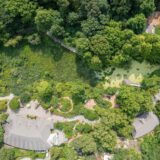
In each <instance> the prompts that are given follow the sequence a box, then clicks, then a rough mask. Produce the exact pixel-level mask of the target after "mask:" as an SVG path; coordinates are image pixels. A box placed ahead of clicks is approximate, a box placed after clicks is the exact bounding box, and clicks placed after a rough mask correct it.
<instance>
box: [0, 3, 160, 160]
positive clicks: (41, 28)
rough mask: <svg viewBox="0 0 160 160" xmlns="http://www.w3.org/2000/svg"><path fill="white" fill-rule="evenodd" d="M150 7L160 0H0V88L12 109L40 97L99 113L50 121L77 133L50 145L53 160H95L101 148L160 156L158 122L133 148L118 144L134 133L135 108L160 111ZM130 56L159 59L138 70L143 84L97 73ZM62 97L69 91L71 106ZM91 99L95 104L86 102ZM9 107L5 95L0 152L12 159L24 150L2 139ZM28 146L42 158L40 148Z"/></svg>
mask: <svg viewBox="0 0 160 160" xmlns="http://www.w3.org/2000/svg"><path fill="white" fill-rule="evenodd" d="M154 11H160V1H159V0H40V1H38V0H0V95H1V96H5V95H8V94H10V93H13V94H14V95H15V96H16V97H15V98H13V99H12V100H11V101H10V103H9V106H10V108H11V110H13V111H15V110H17V109H19V108H20V102H21V103H22V104H25V103H28V102H29V101H30V100H32V99H37V100H38V101H39V103H40V104H41V105H42V106H43V108H44V109H47V110H49V111H50V112H51V113H52V114H55V115H60V116H63V117H65V118H71V117H74V116H77V115H82V116H84V117H85V118H86V119H88V120H90V121H94V120H95V121H98V120H99V121H98V122H97V123H95V124H93V125H91V124H88V123H82V122H57V123H55V124H54V127H55V128H56V129H59V130H62V131H63V132H64V133H65V135H66V137H67V138H68V139H71V138H73V137H74V138H75V139H73V140H72V141H71V143H70V144H62V145H61V146H58V147H55V146H54V147H52V148H51V149H50V155H51V160H77V159H80V160H96V159H97V157H98V156H97V155H103V154H104V153H108V154H110V155H114V157H113V160H159V159H160V158H159V155H160V134H159V133H160V127H159V126H158V127H156V129H155V130H154V131H153V132H151V133H150V134H147V135H145V136H144V137H143V138H139V139H138V141H137V143H138V144H139V151H138V152H137V151H136V150H135V148H134V147H133V148H126V149H124V148H117V147H116V146H117V144H118V140H119V139H120V138H122V139H125V140H126V139H127V140H132V139H133V137H132V133H133V129H134V128H133V126H132V123H133V121H134V118H135V117H136V116H138V115H141V114H142V113H146V112H151V111H153V112H154V113H155V114H156V115H157V117H158V118H160V101H158V102H157V103H156V104H155V107H154V108H153V105H154V102H153V95H155V94H157V93H158V92H159V89H160V69H159V68H160V67H159V66H160V27H159V26H157V31H156V33H155V34H150V33H145V29H146V26H147V25H148V24H147V18H148V17H149V16H150V15H151V14H152V13H153V12H154ZM158 27H159V32H158ZM158 33H159V34H158ZM48 35H49V36H48ZM53 39H54V40H55V39H56V40H57V41H59V42H60V43H63V44H65V45H66V46H69V47H72V48H73V49H75V53H71V52H70V51H68V50H67V49H65V48H63V47H62V46H60V45H59V43H55V42H54V41H53ZM133 61H138V63H143V62H144V61H145V62H146V63H147V64H149V65H150V66H151V67H152V66H154V65H156V66H158V69H157V70H155V71H154V72H152V73H150V74H146V75H145V76H144V77H143V79H142V81H141V85H142V87H133V86H128V85H124V84H121V85H120V86H119V87H117V86H115V87H112V86H109V87H105V83H106V81H108V82H110V79H108V80H106V79H105V78H103V79H98V78H97V77H96V73H102V72H103V71H105V70H106V69H108V70H109V71H108V72H107V76H110V75H111V74H112V73H113V71H114V70H115V69H116V68H123V69H125V70H127V69H130V65H131V63H132V62H133ZM135 67H136V66H135ZM151 67H150V68H151ZM137 70H138V69H137ZM127 71H128V70H127ZM117 76H118V75H117ZM117 92H118V94H117ZM104 95H107V96H109V97H112V96H115V95H116V103H117V105H118V106H119V107H118V108H112V103H111V102H110V101H106V100H105V99H104ZM63 97H70V99H71V100H72V101H73V105H74V107H73V108H72V107H71V104H70V101H69V100H68V99H64V98H63ZM90 99H93V100H94V101H95V103H96V105H95V106H94V107H93V108H92V109H88V108H85V107H84V105H85V103H86V102H87V101H88V100H90ZM59 103H61V104H62V108H60V109H59ZM6 108H7V101H0V146H1V149H0V160H17V158H19V157H20V156H22V153H21V152H20V151H19V150H18V149H16V148H14V149H6V148H5V147H4V146H3V136H4V130H3V128H2V126H3V124H4V123H5V121H6V119H7V115H6V114H5V113H4V112H5V111H6ZM78 135H81V136H78ZM23 154H24V153H23ZM27 154H28V155H29V156H31V158H33V159H36V158H39V155H38V153H34V152H32V151H29V152H27V153H26V155H27ZM19 155H20V156H19ZM40 156H41V155H40ZM43 156H44V155H42V157H43Z"/></svg>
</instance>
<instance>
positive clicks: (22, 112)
mask: <svg viewBox="0 0 160 160" xmlns="http://www.w3.org/2000/svg"><path fill="white" fill-rule="evenodd" d="M13 97H14V95H13V94H10V95H9V96H6V97H0V100H8V103H9V101H10V100H11V99H12V98H13ZM29 104H30V107H27V104H26V105H24V106H23V107H21V108H19V109H18V110H17V111H12V110H11V109H10V108H9V106H8V108H7V111H6V112H7V113H8V114H15V115H17V116H22V117H26V116H27V114H29V115H35V116H37V118H42V119H50V120H53V123H56V122H65V121H67V122H71V121H83V122H85V123H89V124H94V123H97V122H99V121H100V119H99V120H94V121H90V120H88V119H86V118H85V117H84V116H83V115H78V116H75V117H72V118H64V117H62V116H59V115H55V114H52V113H51V112H50V111H49V110H44V109H43V107H42V106H40V105H39V103H38V101H37V100H35V101H31V102H30V103H29Z"/></svg>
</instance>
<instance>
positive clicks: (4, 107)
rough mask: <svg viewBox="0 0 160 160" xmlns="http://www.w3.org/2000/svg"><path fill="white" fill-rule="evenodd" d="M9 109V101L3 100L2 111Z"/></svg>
mask: <svg viewBox="0 0 160 160" xmlns="http://www.w3.org/2000/svg"><path fill="white" fill-rule="evenodd" d="M6 109H7V101H6V100H2V101H0V111H5V110H6Z"/></svg>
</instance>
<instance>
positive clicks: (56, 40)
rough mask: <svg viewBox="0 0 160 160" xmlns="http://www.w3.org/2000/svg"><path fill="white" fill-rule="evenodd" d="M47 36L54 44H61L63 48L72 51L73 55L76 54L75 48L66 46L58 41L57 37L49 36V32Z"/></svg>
mask: <svg viewBox="0 0 160 160" xmlns="http://www.w3.org/2000/svg"><path fill="white" fill-rule="evenodd" d="M46 35H47V36H48V37H50V38H51V39H52V40H53V41H54V42H56V43H58V44H60V45H61V46H62V47H64V48H66V49H68V50H70V51H71V52H73V53H76V49H75V48H73V47H69V46H66V45H65V44H64V43H63V42H62V41H61V40H59V39H56V38H55V37H53V36H51V35H50V34H49V32H46Z"/></svg>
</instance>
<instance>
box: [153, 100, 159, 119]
mask: <svg viewBox="0 0 160 160" xmlns="http://www.w3.org/2000/svg"><path fill="white" fill-rule="evenodd" d="M153 112H154V113H155V114H156V115H157V116H158V118H159V119H160V101H158V102H157V104H156V106H155V107H154V109H153Z"/></svg>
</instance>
